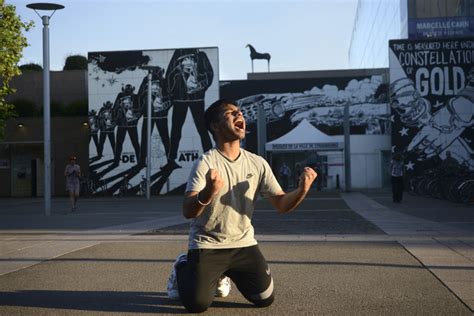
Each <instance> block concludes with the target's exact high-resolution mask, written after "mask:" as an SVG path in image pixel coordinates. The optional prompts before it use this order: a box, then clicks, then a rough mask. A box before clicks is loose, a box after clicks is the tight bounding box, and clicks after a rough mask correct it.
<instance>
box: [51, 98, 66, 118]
mask: <svg viewBox="0 0 474 316" xmlns="http://www.w3.org/2000/svg"><path fill="white" fill-rule="evenodd" d="M49 111H50V114H51V116H63V115H64V112H65V110H64V106H63V105H62V104H61V103H59V102H58V101H51V103H50V106H49Z"/></svg>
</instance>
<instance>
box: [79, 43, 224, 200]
mask: <svg viewBox="0 0 474 316" xmlns="http://www.w3.org/2000/svg"><path fill="white" fill-rule="evenodd" d="M88 61H89V64H88V87H89V128H90V139H89V170H90V174H89V175H88V180H89V181H88V184H87V186H88V190H91V191H92V193H95V194H102V193H103V194H107V195H137V194H138V195H139V194H143V193H144V188H145V186H144V176H145V171H146V161H147V144H148V137H149V136H150V141H151V157H150V159H151V180H152V187H151V188H152V194H164V193H167V192H169V191H173V190H179V189H180V188H182V185H183V184H184V183H185V182H186V181H187V176H188V174H189V171H190V168H191V167H192V164H193V162H194V161H195V160H196V159H198V157H199V156H200V155H201V154H202V153H203V152H205V151H207V150H209V149H210V148H212V146H213V145H212V140H211V137H210V134H209V133H208V132H207V130H206V127H205V124H204V110H205V108H206V107H207V106H208V105H210V104H211V103H212V102H214V101H215V100H217V99H218V97H219V68H218V65H219V63H218V50H217V48H215V47H212V48H186V49H166V50H137V51H112V52H92V53H89V56H88ZM149 90H151V102H150V103H149V102H148V91H149ZM148 106H150V107H151V117H148V116H147V113H148V112H147V110H148ZM148 120H151V128H152V132H151V135H148V134H147V122H148Z"/></svg>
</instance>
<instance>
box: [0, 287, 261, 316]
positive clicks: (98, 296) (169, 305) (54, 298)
mask: <svg viewBox="0 0 474 316" xmlns="http://www.w3.org/2000/svg"><path fill="white" fill-rule="evenodd" d="M0 306H8V307H10V308H12V307H13V308H14V307H33V308H51V309H69V310H82V311H97V312H124V313H150V314H155V313H160V314H162V313H167V314H185V313H187V311H186V310H185V309H184V307H183V306H182V305H181V302H179V301H174V300H170V299H169V298H168V296H167V294H166V293H164V292H115V291H54V290H19V291H15V292H0ZM212 306H214V307H221V308H222V307H224V308H249V307H251V306H252V305H251V304H250V303H249V304H243V303H235V302H224V301H215V302H214V303H213V304H212Z"/></svg>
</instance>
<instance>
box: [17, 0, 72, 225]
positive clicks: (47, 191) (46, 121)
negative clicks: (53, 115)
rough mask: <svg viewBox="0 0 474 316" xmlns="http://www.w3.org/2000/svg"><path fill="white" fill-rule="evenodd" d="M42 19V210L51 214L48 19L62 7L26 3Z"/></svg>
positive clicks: (51, 4) (46, 213)
mask: <svg viewBox="0 0 474 316" xmlns="http://www.w3.org/2000/svg"><path fill="white" fill-rule="evenodd" d="M26 7H27V8H29V9H32V10H34V11H35V12H36V14H37V15H38V16H39V17H40V18H41V20H42V21H43V133H44V211H45V215H46V216H49V215H51V120H50V98H49V97H50V95H49V94H50V89H49V20H50V18H51V17H52V16H53V14H54V13H55V12H56V10H61V9H64V6H63V5H60V4H55V3H30V4H27V5H26ZM37 10H40V11H53V12H52V13H51V15H43V16H41V15H40V14H39V13H38V11H37Z"/></svg>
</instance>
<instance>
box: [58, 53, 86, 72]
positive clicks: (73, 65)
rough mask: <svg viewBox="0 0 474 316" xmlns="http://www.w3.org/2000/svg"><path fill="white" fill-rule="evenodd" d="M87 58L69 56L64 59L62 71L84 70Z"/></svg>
mask: <svg viewBox="0 0 474 316" xmlns="http://www.w3.org/2000/svg"><path fill="white" fill-rule="evenodd" d="M86 69H87V58H86V57H84V56H81V55H71V56H68V57H67V58H66V62H65V63H64V67H63V70H86Z"/></svg>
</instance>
